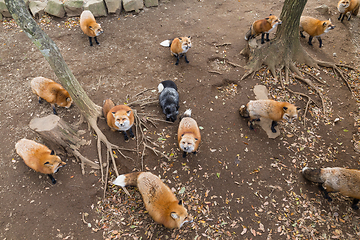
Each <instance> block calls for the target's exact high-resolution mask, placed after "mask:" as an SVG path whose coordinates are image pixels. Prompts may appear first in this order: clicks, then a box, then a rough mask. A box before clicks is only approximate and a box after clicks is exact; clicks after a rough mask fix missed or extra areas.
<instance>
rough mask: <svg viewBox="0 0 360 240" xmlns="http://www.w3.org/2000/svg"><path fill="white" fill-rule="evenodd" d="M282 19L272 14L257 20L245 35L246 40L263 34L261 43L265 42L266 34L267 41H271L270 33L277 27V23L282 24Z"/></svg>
mask: <svg viewBox="0 0 360 240" xmlns="http://www.w3.org/2000/svg"><path fill="white" fill-rule="evenodd" d="M281 23H282V22H281V20H280V19H278V17H276V16H274V15H271V14H270V16H269V17H267V18H265V19H261V20H257V21H255V22H254V23H253V24H252V25H251V27H250V30H249V31H248V32H247V33H246V35H245V40H246V41H248V40H250V39H252V38H255V37H256V36H258V35H260V34H261V44H264V43H265V40H264V37H265V34H266V41H270V39H269V34H270V32H271V31H272V30H274V29H275V28H276V26H277V25H279V24H281Z"/></svg>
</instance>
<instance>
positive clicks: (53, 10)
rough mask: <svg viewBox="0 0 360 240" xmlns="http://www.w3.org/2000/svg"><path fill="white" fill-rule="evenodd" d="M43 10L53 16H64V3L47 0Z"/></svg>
mask: <svg viewBox="0 0 360 240" xmlns="http://www.w3.org/2000/svg"><path fill="white" fill-rule="evenodd" d="M44 11H45V12H46V13H48V14H50V15H52V16H55V17H59V18H62V17H65V9H64V5H63V3H62V2H60V1H59V0H49V1H48V2H47V5H46V8H45V9H44Z"/></svg>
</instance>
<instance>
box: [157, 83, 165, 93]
mask: <svg viewBox="0 0 360 240" xmlns="http://www.w3.org/2000/svg"><path fill="white" fill-rule="evenodd" d="M162 90H164V85H163V84H162V83H159V85H158V92H159V93H161V92H162Z"/></svg>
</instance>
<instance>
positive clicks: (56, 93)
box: [30, 77, 72, 115]
mask: <svg viewBox="0 0 360 240" xmlns="http://www.w3.org/2000/svg"><path fill="white" fill-rule="evenodd" d="M30 85H31V89H32V91H33V93H35V94H36V95H37V96H38V97H39V103H41V101H42V99H45V101H47V102H49V103H50V104H51V107H52V109H53V113H54V114H55V115H57V112H56V109H55V104H56V105H58V106H60V107H65V108H69V107H70V106H71V104H72V99H71V97H70V95H69V93H68V91H66V90H65V89H64V88H63V86H61V85H60V84H58V83H56V82H54V81H53V80H51V79H48V78H44V77H36V78H33V79H32V80H31V82H30Z"/></svg>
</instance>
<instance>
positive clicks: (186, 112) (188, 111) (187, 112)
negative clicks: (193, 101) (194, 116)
mask: <svg viewBox="0 0 360 240" xmlns="http://www.w3.org/2000/svg"><path fill="white" fill-rule="evenodd" d="M184 117H191V109H190V108H189V109H188V110H186V111H185V112H184Z"/></svg>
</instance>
